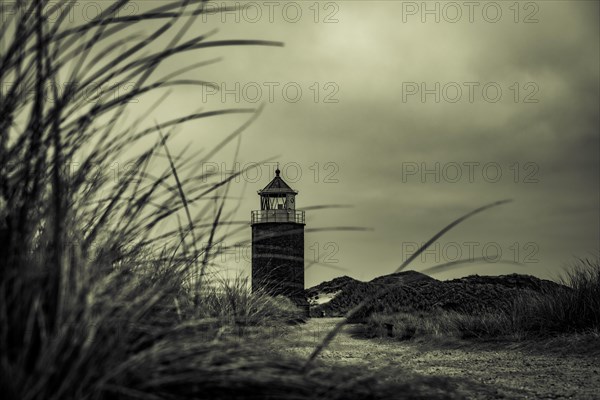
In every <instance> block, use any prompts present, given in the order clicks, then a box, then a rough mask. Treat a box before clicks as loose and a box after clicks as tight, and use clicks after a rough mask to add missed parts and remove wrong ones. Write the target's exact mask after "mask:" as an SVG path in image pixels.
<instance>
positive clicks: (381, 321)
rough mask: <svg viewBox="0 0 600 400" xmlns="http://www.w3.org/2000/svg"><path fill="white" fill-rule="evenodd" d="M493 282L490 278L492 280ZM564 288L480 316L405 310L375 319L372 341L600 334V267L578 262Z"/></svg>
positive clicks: (531, 294) (518, 296)
mask: <svg viewBox="0 0 600 400" xmlns="http://www.w3.org/2000/svg"><path fill="white" fill-rule="evenodd" d="M490 278H491V277H490ZM561 283H562V285H545V287H544V289H543V290H536V291H533V290H528V289H525V290H523V289H521V290H520V292H518V293H515V295H514V296H511V297H509V299H510V300H509V301H508V303H507V304H508V306H504V305H503V306H502V307H497V308H495V309H486V310H483V311H480V312H476V311H475V310H471V311H465V310H459V311H455V310H449V309H444V308H442V307H433V308H429V309H427V310H423V309H420V310H419V309H418V307H417V308H415V307H413V306H410V307H407V306H405V309H404V310H399V311H398V312H392V313H386V312H378V313H375V314H373V315H370V316H369V317H368V319H367V321H366V322H367V324H368V326H369V330H370V333H371V335H375V336H382V337H385V336H391V337H395V338H398V339H400V340H409V339H413V338H419V337H421V338H422V337H428V336H435V337H446V338H460V339H471V338H482V339H491V338H502V339H510V340H523V339H532V338H551V337H557V336H560V335H564V334H580V335H581V334H584V335H585V334H590V335H592V336H594V337H598V333H599V332H600V264H599V263H598V261H597V260H589V259H588V260H579V261H578V262H577V264H576V265H574V266H572V267H571V268H569V269H568V270H567V271H566V272H565V274H564V276H563V277H562V279H561Z"/></svg>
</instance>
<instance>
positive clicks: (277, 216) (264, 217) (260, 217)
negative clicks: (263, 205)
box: [251, 210, 305, 224]
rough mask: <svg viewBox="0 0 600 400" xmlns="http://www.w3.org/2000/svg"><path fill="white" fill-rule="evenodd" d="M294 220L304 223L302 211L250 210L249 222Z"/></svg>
mask: <svg viewBox="0 0 600 400" xmlns="http://www.w3.org/2000/svg"><path fill="white" fill-rule="evenodd" d="M263 222H295V223H297V224H304V223H305V222H304V211H298V210H256V211H252V215H251V223H253V224H259V223H263Z"/></svg>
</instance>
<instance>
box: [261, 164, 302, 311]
mask: <svg viewBox="0 0 600 400" xmlns="http://www.w3.org/2000/svg"><path fill="white" fill-rule="evenodd" d="M297 194H298V192H297V191H295V190H294V189H292V188H291V187H290V186H289V185H288V184H287V183H286V182H285V181H284V180H283V178H282V177H281V171H280V170H279V168H277V170H276V171H275V177H274V178H273V180H272V181H271V182H270V183H269V184H268V185H267V186H265V188H264V189H262V190H259V191H258V195H259V196H260V210H255V211H252V214H251V226H252V291H253V292H256V291H259V290H262V291H264V292H266V293H267V294H269V295H272V296H277V295H283V296H286V297H288V298H290V299H291V300H292V301H293V302H294V303H295V304H296V305H297V306H298V307H300V308H302V309H303V310H304V312H305V314H308V302H307V300H306V295H305V293H304V225H305V222H304V221H305V220H304V211H300V210H296V195H297Z"/></svg>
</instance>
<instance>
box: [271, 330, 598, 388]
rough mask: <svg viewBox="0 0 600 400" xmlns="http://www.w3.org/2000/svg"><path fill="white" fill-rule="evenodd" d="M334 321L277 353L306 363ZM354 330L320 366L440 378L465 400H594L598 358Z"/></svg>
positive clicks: (292, 336)
mask: <svg viewBox="0 0 600 400" xmlns="http://www.w3.org/2000/svg"><path fill="white" fill-rule="evenodd" d="M337 321H338V319H336V318H323V319H312V320H310V321H309V322H308V323H306V324H304V325H299V326H296V327H294V328H293V329H290V330H289V332H288V333H287V334H286V335H284V336H283V337H282V338H280V340H282V341H283V343H281V346H280V348H284V349H285V351H287V352H290V353H292V354H295V355H299V356H301V357H307V356H308V355H309V354H310V353H311V351H312V350H313V349H314V346H315V344H316V343H317V342H318V341H319V340H320V339H321V338H322V337H323V336H324V335H325V334H326V332H327V331H328V330H329V329H331V327H332V326H333V325H334V324H335V323H336V322H337ZM360 329H361V325H349V326H346V327H345V328H344V331H343V332H341V333H340V334H339V335H338V336H337V338H336V339H335V340H334V342H333V343H332V344H331V345H330V347H329V348H328V349H327V350H325V351H324V353H323V354H321V356H320V360H321V361H322V362H324V363H331V364H335V365H353V366H356V367H359V368H366V369H368V370H370V371H373V372H376V373H377V374H378V375H379V376H381V377H383V379H386V380H392V381H395V380H398V381H402V380H403V379H405V377H406V376H414V375H415V374H416V375H425V376H439V377H446V378H448V379H449V380H450V381H451V385H452V387H454V389H455V390H456V394H457V395H458V396H459V397H460V396H461V395H462V396H464V397H465V398H468V399H503V398H505V399H600V357H598V356H591V355H581V354H580V355H561V354H558V353H549V352H545V351H542V352H541V351H537V352H534V351H529V350H528V351H524V350H523V349H508V348H505V347H502V346H501V345H495V346H494V345H479V344H478V345H475V346H473V345H466V346H465V345H463V347H462V348H461V347H457V346H453V347H448V346H445V345H437V346H436V345H435V344H432V343H431V342H422V343H415V342H398V341H394V340H391V339H390V340H388V339H364V338H363V337H362V336H361V334H360ZM467 346H468V347H467ZM494 347H495V348H494Z"/></svg>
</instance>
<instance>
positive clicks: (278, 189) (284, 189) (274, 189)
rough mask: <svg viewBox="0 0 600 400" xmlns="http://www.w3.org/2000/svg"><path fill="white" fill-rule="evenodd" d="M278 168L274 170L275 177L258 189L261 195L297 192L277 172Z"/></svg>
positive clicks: (282, 194) (281, 194) (283, 194)
mask: <svg viewBox="0 0 600 400" xmlns="http://www.w3.org/2000/svg"><path fill="white" fill-rule="evenodd" d="M280 173H281V171H279V168H278V169H277V170H276V171H275V178H273V180H272V181H271V182H269V184H268V185H267V186H265V187H264V189H263V190H259V191H258V194H260V195H261V196H278V195H279V196H285V195H286V194H288V193H293V194H298V192H297V191H295V190H294V189H292V188H291V187H290V185H288V184H287V183H286V182H285V181H284V180H283V178H282V177H281V176H279V174H280Z"/></svg>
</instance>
